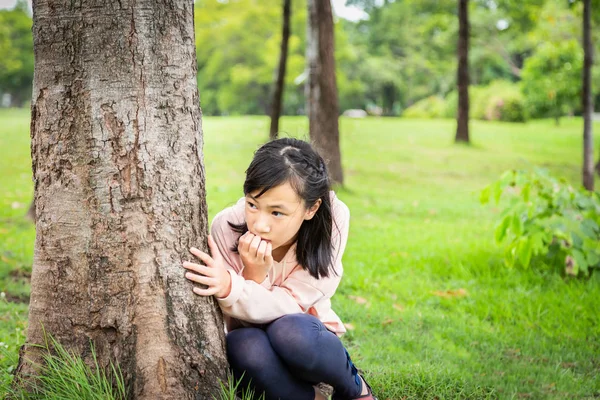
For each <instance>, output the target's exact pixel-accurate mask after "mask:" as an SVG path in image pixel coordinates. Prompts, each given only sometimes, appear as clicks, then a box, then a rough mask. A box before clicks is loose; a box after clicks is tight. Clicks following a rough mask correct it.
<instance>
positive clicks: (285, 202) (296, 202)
mask: <svg viewBox="0 0 600 400" xmlns="http://www.w3.org/2000/svg"><path fill="white" fill-rule="evenodd" d="M258 193H260V190H256V191H254V192H250V193H248V194H247V195H246V207H245V211H244V213H245V216H246V224H247V225H248V230H249V231H250V233H252V234H254V235H256V236H260V238H261V239H262V240H265V241H267V242H271V246H272V247H273V253H280V252H281V251H282V250H283V251H287V249H288V248H289V247H290V246H291V245H292V244H293V243H294V242H295V240H296V236H297V234H298V231H299V230H300V226H302V223H303V222H304V221H305V220H309V219H311V218H312V217H314V215H315V213H316V212H317V210H318V209H319V205H320V204H321V200H320V199H319V200H317V202H316V203H315V205H314V206H312V207H311V208H310V209H307V208H306V207H305V206H304V201H303V200H302V198H300V196H298V194H297V193H296V191H295V190H294V189H293V188H292V186H291V185H290V184H289V182H286V183H284V184H282V185H279V186H275V187H273V188H271V189H269V190H267V191H266V192H265V193H263V194H262V195H261V196H260V197H258V198H256V197H255V196H256V195H257V194H258ZM276 249H280V251H279V252H276V251H275V250H276ZM281 256H283V254H281Z"/></svg>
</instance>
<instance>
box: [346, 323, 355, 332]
mask: <svg viewBox="0 0 600 400" xmlns="http://www.w3.org/2000/svg"><path fill="white" fill-rule="evenodd" d="M344 326H345V327H346V329H348V330H349V331H353V330H354V325H352V324H344Z"/></svg>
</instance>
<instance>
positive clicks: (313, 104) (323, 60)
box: [306, 0, 344, 184]
mask: <svg viewBox="0 0 600 400" xmlns="http://www.w3.org/2000/svg"><path fill="white" fill-rule="evenodd" d="M306 36H307V46H306V61H307V63H308V80H307V85H306V99H307V101H306V112H307V113H308V120H309V131H310V139H311V141H312V142H313V143H314V145H315V146H316V147H317V149H319V151H320V153H321V155H322V156H323V157H324V158H325V159H326V160H327V162H328V167H329V175H330V177H331V179H332V181H333V182H334V183H336V184H343V183H344V175H343V172H342V156H341V153H340V132H339V125H338V116H339V105H338V94H337V84H336V80H335V58H334V37H333V15H332V12H331V3H330V1H329V0H326V1H322V0H308V32H307V35H306Z"/></svg>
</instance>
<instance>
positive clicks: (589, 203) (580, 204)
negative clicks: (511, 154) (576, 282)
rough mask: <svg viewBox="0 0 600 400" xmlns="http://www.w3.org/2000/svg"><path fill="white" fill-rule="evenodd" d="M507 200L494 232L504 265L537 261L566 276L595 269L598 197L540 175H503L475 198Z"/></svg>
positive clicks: (598, 264)
mask: <svg viewBox="0 0 600 400" xmlns="http://www.w3.org/2000/svg"><path fill="white" fill-rule="evenodd" d="M503 193H505V194H506V195H508V197H509V198H510V201H509V203H508V204H507V205H506V207H505V208H504V210H503V212H502V214H501V217H502V218H501V219H500V222H499V223H498V225H497V226H496V230H495V238H496V241H497V242H498V243H507V248H506V262H507V264H508V265H509V266H514V265H516V264H519V265H521V266H523V267H525V268H527V267H529V266H530V265H531V264H532V260H533V259H534V258H535V257H540V261H543V262H544V263H546V264H547V265H549V266H555V267H557V268H560V269H562V270H564V271H565V273H566V274H568V275H572V276H589V275H590V273H591V272H592V271H593V270H594V269H600V195H599V194H598V193H594V192H588V191H586V190H584V189H576V188H573V187H572V186H570V185H568V184H567V183H566V181H564V180H559V179H556V178H553V177H552V176H550V174H549V173H548V172H547V171H545V170H543V169H536V170H535V171H533V172H524V171H507V172H505V173H504V174H503V175H502V177H501V178H500V179H499V180H498V181H496V182H495V183H493V184H491V185H489V186H488V187H486V188H485V189H484V190H483V191H482V192H481V202H482V203H483V204H485V203H488V202H489V201H490V198H493V199H494V201H495V202H496V204H499V202H500V198H501V197H502V194H503Z"/></svg>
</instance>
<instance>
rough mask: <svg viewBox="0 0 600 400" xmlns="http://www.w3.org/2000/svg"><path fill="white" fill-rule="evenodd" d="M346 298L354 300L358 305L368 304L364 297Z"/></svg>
mask: <svg viewBox="0 0 600 400" xmlns="http://www.w3.org/2000/svg"><path fill="white" fill-rule="evenodd" d="M348 298H350V299H352V300H354V301H355V302H357V303H358V304H367V302H368V301H367V299H365V298H364V297H360V296H348Z"/></svg>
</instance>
